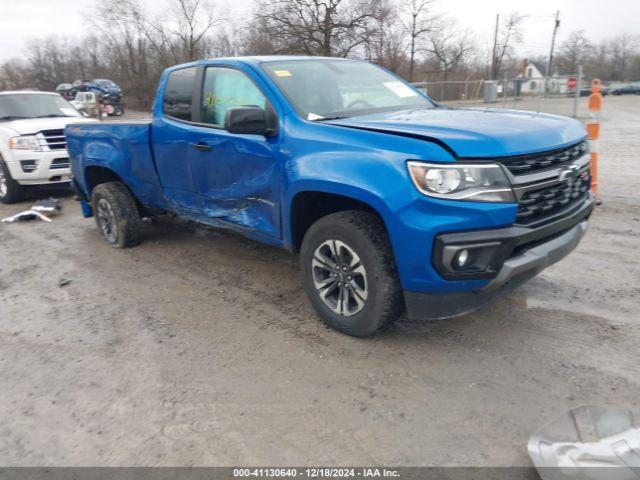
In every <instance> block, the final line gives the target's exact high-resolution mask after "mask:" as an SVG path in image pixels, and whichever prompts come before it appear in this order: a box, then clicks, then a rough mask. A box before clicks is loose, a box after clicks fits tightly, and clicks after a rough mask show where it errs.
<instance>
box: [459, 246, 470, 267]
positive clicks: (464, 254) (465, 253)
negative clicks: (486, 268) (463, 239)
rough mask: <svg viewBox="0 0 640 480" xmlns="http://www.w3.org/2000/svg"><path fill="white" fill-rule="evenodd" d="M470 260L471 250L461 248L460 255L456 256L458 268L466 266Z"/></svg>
mask: <svg viewBox="0 0 640 480" xmlns="http://www.w3.org/2000/svg"><path fill="white" fill-rule="evenodd" d="M468 260H469V250H467V249H466V248H465V249H464V250H461V251H460V253H459V254H458V256H457V257H456V263H457V266H458V268H462V267H464V266H465V265H466V264H467V261H468Z"/></svg>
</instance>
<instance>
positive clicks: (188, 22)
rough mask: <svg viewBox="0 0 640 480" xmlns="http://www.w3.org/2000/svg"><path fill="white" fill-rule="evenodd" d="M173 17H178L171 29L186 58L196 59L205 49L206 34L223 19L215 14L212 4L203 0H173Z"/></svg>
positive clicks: (188, 59) (187, 59) (189, 59)
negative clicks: (203, 46)
mask: <svg viewBox="0 0 640 480" xmlns="http://www.w3.org/2000/svg"><path fill="white" fill-rule="evenodd" d="M172 1H173V6H172V8H171V13H172V14H173V15H172V17H173V18H176V21H175V26H174V27H169V31H170V32H171V33H172V34H173V35H174V36H175V37H176V38H177V39H179V44H180V46H181V49H182V52H183V56H184V59H185V60H186V61H188V62H189V61H193V60H196V59H197V58H198V57H199V56H200V55H199V54H200V53H201V52H202V51H203V50H204V49H203V48H202V44H203V43H204V40H205V39H206V35H207V34H208V33H209V32H210V31H211V30H212V29H213V28H214V27H216V26H218V25H220V23H221V19H220V18H217V17H216V16H215V15H214V14H213V10H212V8H211V5H210V4H209V3H207V2H203V1H202V0H172Z"/></svg>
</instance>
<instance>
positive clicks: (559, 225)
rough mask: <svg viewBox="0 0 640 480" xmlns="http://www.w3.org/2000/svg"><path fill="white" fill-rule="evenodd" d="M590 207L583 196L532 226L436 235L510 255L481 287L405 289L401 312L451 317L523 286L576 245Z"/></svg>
mask: <svg viewBox="0 0 640 480" xmlns="http://www.w3.org/2000/svg"><path fill="white" fill-rule="evenodd" d="M594 206H595V200H594V198H593V197H592V196H591V195H589V197H588V198H587V200H585V202H584V204H583V205H582V206H581V208H580V209H579V210H578V211H576V212H575V213H574V214H572V215H571V216H569V217H566V218H564V219H562V220H558V221H556V222H554V223H551V224H548V225H545V226H543V227H539V228H536V229H527V228H523V227H509V228H503V229H497V230H485V231H476V232H462V233H454V234H448V235H445V236H443V237H441V240H442V242H443V244H456V243H481V242H494V241H495V242H500V243H501V245H503V246H504V247H503V248H505V250H504V251H506V252H510V254H509V256H508V257H507V258H506V260H504V263H502V266H501V268H500V269H499V271H498V272H497V274H495V275H494V276H493V279H492V280H491V281H490V282H489V283H488V284H486V285H485V286H484V287H482V288H481V289H478V290H473V291H469V292H453V293H442V294H433V293H424V292H411V291H405V292H404V297H405V304H406V309H407V316H408V317H409V318H411V319H420V320H437V319H444V318H450V317H456V316H459V315H463V314H465V313H469V312H471V311H473V310H476V309H478V308H480V307H482V306H483V305H485V304H486V303H488V302H489V301H491V300H493V299H494V298H496V297H498V296H500V295H502V294H504V293H506V292H509V291H511V290H513V289H514V288H516V287H518V286H520V285H522V284H524V283H525V282H527V281H528V280H530V279H531V278H533V277H534V276H536V275H537V274H538V273H540V272H541V271H542V270H544V269H545V268H547V267H548V266H550V265H552V264H554V263H556V262H558V261H559V260H561V259H562V258H564V257H565V256H567V255H568V254H569V253H570V252H571V251H572V250H573V249H574V248H575V247H576V246H577V245H578V243H579V242H580V240H581V239H582V237H583V236H584V234H585V232H586V231H587V227H588V218H589V216H590V215H591V212H592V211H593V208H594Z"/></svg>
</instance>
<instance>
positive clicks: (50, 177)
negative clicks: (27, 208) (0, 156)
mask: <svg viewBox="0 0 640 480" xmlns="http://www.w3.org/2000/svg"><path fill="white" fill-rule="evenodd" d="M5 163H6V164H7V167H8V168H9V172H11V177H12V178H13V179H14V180H15V181H16V182H18V183H19V184H20V185H49V184H56V183H67V182H69V181H70V180H71V169H70V167H69V154H68V153H67V151H66V150H54V151H45V152H32V151H29V150H16V151H12V152H11V155H10V156H9V155H6V156H5ZM26 164H28V165H29V167H27V169H26V171H25V168H24V167H23V165H26ZM30 165H34V166H35V168H33V167H31V166H30ZM61 165H62V166H64V168H60V167H61ZM65 165H66V166H65Z"/></svg>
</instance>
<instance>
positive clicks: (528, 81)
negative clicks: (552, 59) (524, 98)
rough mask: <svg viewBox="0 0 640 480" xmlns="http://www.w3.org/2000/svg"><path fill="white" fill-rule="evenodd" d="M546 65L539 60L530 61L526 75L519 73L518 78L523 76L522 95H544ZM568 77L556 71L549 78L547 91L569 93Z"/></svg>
mask: <svg viewBox="0 0 640 480" xmlns="http://www.w3.org/2000/svg"><path fill="white" fill-rule="evenodd" d="M544 72H545V67H544V65H542V64H540V63H538V62H529V64H528V65H527V67H526V69H525V71H524V75H522V74H520V75H518V78H522V79H523V81H522V88H521V90H520V92H521V93H522V95H542V94H543V93H545V92H544V84H545V80H544ZM567 90H568V87H567V77H566V76H561V75H558V72H555V73H554V74H553V76H551V77H550V78H549V79H548V84H547V93H567Z"/></svg>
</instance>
